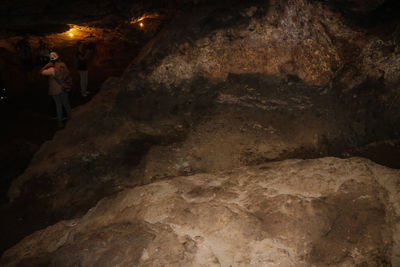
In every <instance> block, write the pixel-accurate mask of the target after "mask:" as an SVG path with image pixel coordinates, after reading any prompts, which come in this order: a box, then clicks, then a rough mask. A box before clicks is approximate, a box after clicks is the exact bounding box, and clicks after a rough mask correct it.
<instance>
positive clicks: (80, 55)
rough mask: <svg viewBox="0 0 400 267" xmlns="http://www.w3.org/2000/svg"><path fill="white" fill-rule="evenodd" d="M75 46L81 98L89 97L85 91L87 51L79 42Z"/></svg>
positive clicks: (86, 84) (86, 82) (86, 83)
mask: <svg viewBox="0 0 400 267" xmlns="http://www.w3.org/2000/svg"><path fill="white" fill-rule="evenodd" d="M77 46H78V50H77V51H76V69H77V70H78V72H79V76H80V79H81V94H82V96H83V97H87V96H88V95H89V91H88V90H87V86H88V59H89V51H88V50H87V49H86V47H85V45H84V43H83V42H81V41H78V43H77Z"/></svg>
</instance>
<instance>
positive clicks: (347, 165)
mask: <svg viewBox="0 0 400 267" xmlns="http://www.w3.org/2000/svg"><path fill="white" fill-rule="evenodd" d="M399 179H400V172H399V171H398V170H391V169H388V168H385V167H382V166H379V165H376V164H374V163H372V162H371V161H368V160H365V159H361V158H352V159H347V160H340V159H337V158H321V159H315V160H287V161H282V162H276V163H268V164H261V165H257V166H254V167H246V168H238V169H232V170H230V171H224V172H217V173H214V174H206V173H203V174H196V175H191V176H184V177H176V178H174V179H170V180H166V181H162V182H155V183H152V184H150V185H146V186H140V187H136V188H134V189H129V190H125V191H123V192H121V193H119V194H117V195H115V196H113V197H109V198H106V199H104V200H102V201H100V202H99V203H98V204H97V205H96V207H94V208H92V209H90V211H89V212H88V213H87V214H86V215H85V216H83V217H82V218H79V219H75V220H67V221H62V222H59V223H57V224H55V225H53V226H51V227H48V228H47V229H45V230H42V231H38V232H36V233H34V234H33V235H31V236H29V237H27V238H25V239H24V240H23V241H22V242H20V243H19V245H18V246H16V247H14V248H12V249H10V250H8V251H7V252H6V253H4V255H3V257H2V259H1V263H2V264H4V266H39V265H40V266H42V265H46V266H47V265H51V266H52V265H57V266H75V265H83V266H117V265H118V266H132V265H134V266H328V265H334V266H398V265H399V264H400V254H398V252H399V251H400V247H399V246H400V232H399V229H400V228H399V226H400V225H399V222H398V216H399V212H400V206H399V203H400V199H399V194H398V192H399V190H400V184H399Z"/></svg>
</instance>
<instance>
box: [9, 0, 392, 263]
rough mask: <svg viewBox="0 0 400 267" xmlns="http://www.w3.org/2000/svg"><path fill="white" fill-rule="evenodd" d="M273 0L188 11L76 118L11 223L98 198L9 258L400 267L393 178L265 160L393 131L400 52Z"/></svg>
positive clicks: (66, 211)
mask: <svg viewBox="0 0 400 267" xmlns="http://www.w3.org/2000/svg"><path fill="white" fill-rule="evenodd" d="M371 2H372V1H371ZM268 3H269V4H268V5H267V6H265V5H259V6H251V5H249V4H248V3H247V4H243V5H239V4H238V6H235V5H234V6H232V7H231V8H229V9H227V8H225V9H222V8H218V7H213V6H207V5H205V6H201V7H198V8H192V7H190V6H189V7H188V8H187V9H186V10H184V12H180V13H179V12H178V13H177V14H175V16H174V17H173V18H172V19H171V21H170V22H169V24H168V25H166V26H165V27H164V28H163V29H162V30H160V32H159V33H158V34H157V35H156V36H155V37H154V38H153V39H152V40H151V41H150V42H149V43H148V44H147V45H146V46H145V47H144V49H143V50H142V52H141V53H140V54H139V55H138V57H137V58H136V59H135V60H134V61H133V62H132V63H131V65H130V66H129V67H128V68H127V70H126V71H125V73H124V75H123V77H121V78H112V79H109V80H108V81H107V82H106V83H105V84H104V85H103V87H102V90H101V91H100V93H99V94H98V95H97V96H96V97H95V98H93V100H92V101H91V102H90V103H89V104H87V105H85V106H82V107H80V108H77V109H76V110H74V112H73V115H72V119H71V120H70V121H69V122H68V125H67V127H66V129H65V130H63V131H60V132H59V133H58V134H57V135H56V136H55V137H54V139H53V140H52V141H50V142H47V143H45V144H44V145H43V146H42V147H41V149H40V150H39V152H38V153H37V154H36V155H35V157H34V158H33V160H32V162H31V164H30V166H29V167H28V169H27V170H26V171H25V173H24V174H23V175H21V176H20V177H18V178H17V179H15V181H14V182H13V184H12V186H11V188H10V190H9V198H10V200H11V201H12V202H13V203H19V205H21V206H24V207H26V208H25V210H24V212H23V216H22V217H21V218H18V217H17V219H18V220H17V221H18V222H16V223H15V225H18V226H19V225H20V224H21V225H24V226H25V227H29V225H34V226H35V227H33V226H32V228H30V229H29V230H30V231H29V230H27V232H28V233H30V232H32V231H34V230H37V229H42V228H44V227H46V226H48V225H53V224H55V223H56V222H58V221H59V220H64V219H71V218H79V217H81V216H84V214H85V213H86V212H87V210H88V209H90V208H91V207H93V206H95V205H96V203H97V202H98V201H100V203H99V204H98V205H97V207H96V208H95V209H92V210H91V211H90V212H89V213H87V214H86V215H85V216H84V217H82V219H76V220H73V221H67V222H61V223H58V224H55V225H53V226H50V227H49V228H48V229H47V230H42V231H39V232H37V233H35V234H33V235H32V236H30V237H28V238H27V239H25V240H24V241H22V242H21V243H20V244H19V245H17V246H15V247H14V248H13V249H11V250H9V251H7V252H6V253H5V254H4V255H3V258H2V262H4V264H9V265H13V264H20V265H21V266H23V265H29V264H31V265H35V264H36V265H40V264H42V265H46V264H50V263H52V264H55V265H63V264H64V265H66V266H68V265H76V264H78V262H80V263H81V264H83V265H92V266H95V265H96V266H97V265H101V264H104V266H109V265H116V264H121V265H129V264H133V265H135V264H139V265H145V266H146V265H147V266H154V265H156V266H157V265H161V264H166V265H179V264H180V265H196V266H201V265H203V266H212V264H214V265H222V266H229V265H230V264H233V265H242V266H246V265H254V266H259V265H260V264H261V263H268V262H269V261H270V263H271V266H274V265H279V264H281V265H283V266H310V265H311V266H312V265H315V266H326V265H329V264H332V265H335V264H336V265H339V266H340V265H342V266H346V265H347V266H348V265H357V264H359V265H360V266H363V265H364V266H365V265H366V264H367V266H385V265H387V266H390V263H391V264H392V265H393V266H396V264H398V263H399V260H398V255H396V251H399V249H398V248H399V237H398V225H397V221H396V220H397V219H398V215H399V211H398V206H396V205H398V203H399V202H398V193H399V188H398V181H399V180H398V179H399V173H398V171H394V170H389V169H386V168H384V167H380V166H377V165H374V164H373V163H370V162H368V161H366V160H362V159H351V160H338V159H332V158H327V159H319V160H313V161H312V160H310V161H301V160H297V161H284V162H282V163H269V164H265V165H260V164H262V163H265V162H270V161H277V160H282V159H286V158H298V157H300V158H304V157H319V156H321V155H335V154H340V153H341V152H343V151H345V150H346V149H347V148H351V147H355V146H359V145H362V144H366V143H369V142H371V141H377V140H384V139H390V138H394V137H398V135H399V131H398V129H399V128H398V126H399V125H400V124H399V122H400V121H399V114H400V113H396V111H397V110H398V107H399V106H400V105H398V103H399V102H400V101H399V98H398V96H399V93H398V84H399V83H398V81H399V76H398V74H397V72H396V69H397V68H398V67H399V64H400V60H399V49H398V43H396V41H395V38H394V35H393V34H392V33H390V34H388V35H387V36H386V37H385V38H381V37H379V36H377V35H374V34H371V33H368V32H367V31H366V30H365V29H361V28H358V27H356V26H349V24H347V23H346V21H345V20H344V19H343V17H341V14H340V13H339V12H337V11H335V10H333V9H331V8H330V6H329V5H326V4H324V3H321V2H320V1H305V0H290V1H270V2H268ZM367 33H368V34H367ZM249 166H253V167H249ZM238 167H242V169H238V170H234V171H232V172H228V171H227V170H230V169H235V168H238ZM180 176H185V177H180ZM173 177H177V178H173ZM161 179H164V180H165V181H159V180H161ZM145 184H150V185H147V186H143V187H138V188H134V189H131V190H130V189H129V190H127V189H126V188H133V187H137V186H141V185H145ZM124 189H125V190H124ZM123 190H124V191H123ZM120 191H123V192H121V193H119V194H118V195H115V194H116V193H117V192H120ZM110 195H112V197H110V198H109V199H108V200H102V199H103V198H104V197H105V196H110ZM396 201H397V202H396ZM26 203H29V205H26ZM396 203H397V204H396ZM36 220H41V221H39V222H36ZM35 223H37V224H35ZM6 234H7V233H6ZM46 236H48V237H49V238H50V237H51V238H50V239H52V238H54V237H59V238H56V239H53V241H54V242H53V243H51V244H49V241H45V238H46ZM40 240H42V241H43V242H42V241H40ZM41 244H42V245H41ZM127 244H129V245H127ZM29 250H30V251H29ZM25 253H27V254H26V255H25V256H22V255H24V254H25ZM76 253H78V255H79V257H77V258H76V257H73V256H72V255H75V254H76ZM156 254H158V255H156ZM124 260H125V261H126V262H125V261H124ZM114 261H115V262H114ZM374 264H375V265H374Z"/></svg>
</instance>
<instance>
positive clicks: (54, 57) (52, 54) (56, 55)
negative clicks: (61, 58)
mask: <svg viewBox="0 0 400 267" xmlns="http://www.w3.org/2000/svg"><path fill="white" fill-rule="evenodd" d="M57 59H58V54H57V53H56V52H51V53H50V60H52V61H54V60H57Z"/></svg>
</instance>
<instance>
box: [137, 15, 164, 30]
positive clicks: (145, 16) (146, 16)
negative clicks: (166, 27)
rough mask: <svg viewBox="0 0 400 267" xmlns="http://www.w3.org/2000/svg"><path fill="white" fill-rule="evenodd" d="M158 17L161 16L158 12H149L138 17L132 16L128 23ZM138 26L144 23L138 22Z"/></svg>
mask: <svg viewBox="0 0 400 267" xmlns="http://www.w3.org/2000/svg"><path fill="white" fill-rule="evenodd" d="M160 18H161V16H160V15H159V14H158V13H149V14H144V15H143V16H141V17H139V18H132V19H131V21H130V23H131V24H135V23H139V22H141V21H142V20H145V19H160ZM142 24H143V23H142ZM139 26H140V27H143V26H144V25H143V26H142V25H141V24H139Z"/></svg>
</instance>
